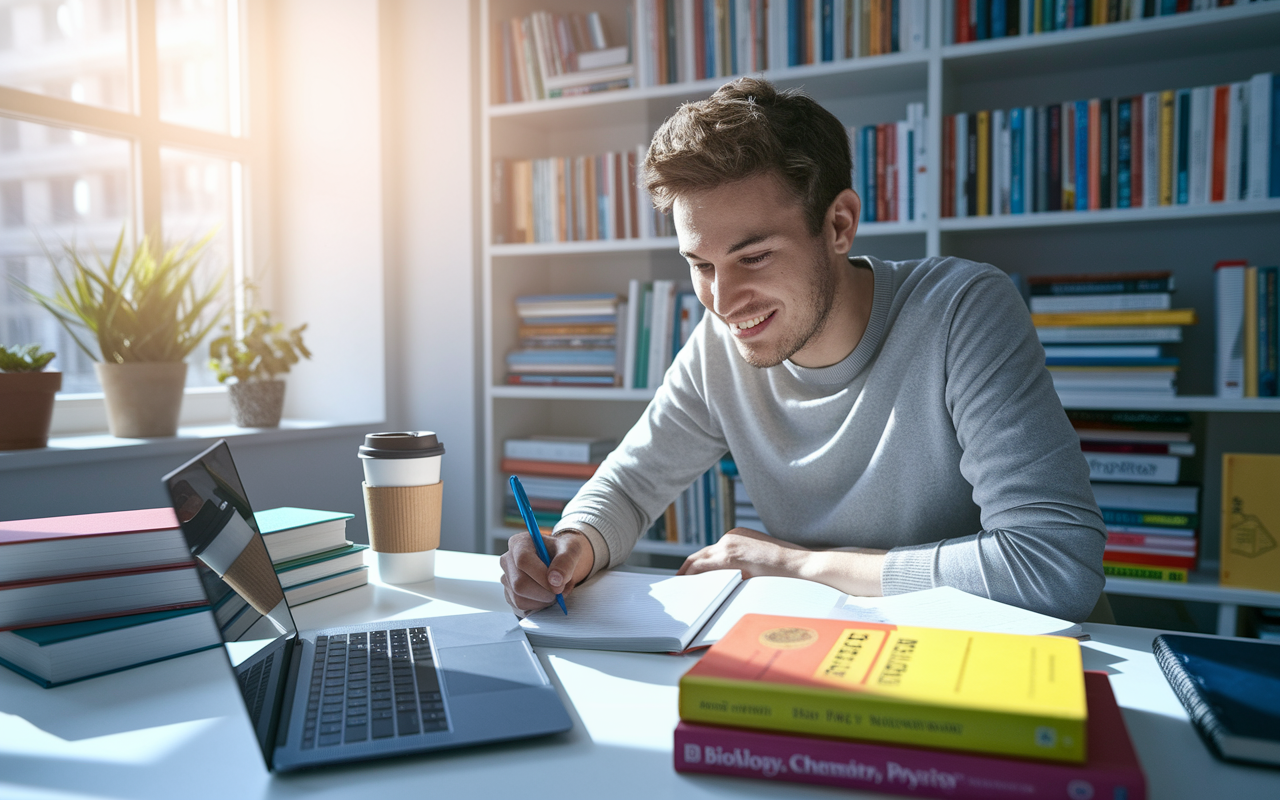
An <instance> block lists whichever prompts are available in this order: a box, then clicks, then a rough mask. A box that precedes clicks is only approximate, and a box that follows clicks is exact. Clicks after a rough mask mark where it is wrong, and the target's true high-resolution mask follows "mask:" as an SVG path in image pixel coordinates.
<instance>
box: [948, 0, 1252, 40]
mask: <svg viewBox="0 0 1280 800" xmlns="http://www.w3.org/2000/svg"><path fill="white" fill-rule="evenodd" d="M1245 1H1246V0H948V2H947V8H946V13H947V19H946V20H944V25H945V30H946V34H947V42H946V43H947V44H961V43H963V42H976V41H983V40H986V39H999V38H1001V37H1004V36H1018V35H1019V34H1020V33H1021V32H1022V14H1023V13H1024V9H1025V13H1027V14H1028V15H1029V16H1028V18H1027V26H1028V32H1029V33H1033V34H1035V33H1049V32H1051V31H1064V30H1071V29H1073V28H1084V27H1089V26H1094V25H1108V24H1110V23H1113V22H1127V21H1129V20H1137V19H1143V18H1149V17H1161V16H1169V15H1172V14H1182V13H1186V12H1188V11H1203V10H1208V9H1211V8H1217V7H1220V6H1229V5H1235V4H1237V3H1243V2H1245ZM1248 2H1253V0H1248Z"/></svg>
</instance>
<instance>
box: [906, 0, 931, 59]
mask: <svg viewBox="0 0 1280 800" xmlns="http://www.w3.org/2000/svg"><path fill="white" fill-rule="evenodd" d="M902 7H903V10H904V11H907V12H909V13H910V24H908V26H907V46H906V47H905V48H904V49H906V50H909V51H911V52H913V53H918V52H920V51H922V50H925V49H926V48H927V47H928V37H929V3H928V2H927V1H926V0H904V3H903V6H902Z"/></svg>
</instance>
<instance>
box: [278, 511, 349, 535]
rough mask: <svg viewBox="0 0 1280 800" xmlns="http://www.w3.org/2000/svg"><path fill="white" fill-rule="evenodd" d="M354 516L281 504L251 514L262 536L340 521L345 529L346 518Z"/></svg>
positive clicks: (340, 512)
mask: <svg viewBox="0 0 1280 800" xmlns="http://www.w3.org/2000/svg"><path fill="white" fill-rule="evenodd" d="M354 516H355V515H354V514H347V513H344V512H342V511H318V510H316V509H312V508H293V507H291V506H282V507H280V508H268V509H267V510H266V511H258V512H256V513H255V514H254V515H253V518H254V520H256V521H257V523H258V530H259V531H260V532H261V533H262V535H263V536H266V535H268V534H272V533H280V532H281V531H288V530H294V529H297V528H308V527H311V526H312V525H320V524H323V523H335V522H341V523H342V526H343V528H344V529H345V528H346V524H347V520H349V519H352V518H354Z"/></svg>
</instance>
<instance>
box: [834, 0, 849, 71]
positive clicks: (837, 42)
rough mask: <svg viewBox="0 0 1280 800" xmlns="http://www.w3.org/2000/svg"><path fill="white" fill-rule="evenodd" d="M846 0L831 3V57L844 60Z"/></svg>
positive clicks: (835, 0)
mask: <svg viewBox="0 0 1280 800" xmlns="http://www.w3.org/2000/svg"><path fill="white" fill-rule="evenodd" d="M846 5H847V2H846V0H833V2H832V3H831V58H832V59H833V60H835V61H842V60H843V59H844V57H845V55H844V54H845V38H844V32H845V16H844V14H845V7H846Z"/></svg>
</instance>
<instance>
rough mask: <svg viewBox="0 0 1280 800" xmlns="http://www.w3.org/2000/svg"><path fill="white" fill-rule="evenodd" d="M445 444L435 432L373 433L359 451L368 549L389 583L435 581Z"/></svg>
mask: <svg viewBox="0 0 1280 800" xmlns="http://www.w3.org/2000/svg"><path fill="white" fill-rule="evenodd" d="M443 456H444V445H443V444H442V443H441V442H440V440H439V439H438V438H437V437H436V435H435V433H434V432H432V431H399V432H388V433H371V434H369V435H368V436H366V437H365V438H364V444H363V445H361V447H360V463H361V464H362V465H363V466H364V484H363V488H364V507H365V514H366V516H367V518H368V521H369V546H370V549H372V550H373V554H374V558H375V560H376V563H377V566H378V575H379V577H380V578H381V579H382V580H383V581H384V582H385V583H396V584H401V583H418V582H420V581H429V580H431V579H432V578H434V577H435V556H436V548H438V547H439V546H440V511H441V500H442V497H443V488H444V486H443V484H442V483H441V482H440V460H441V458H442V457H443Z"/></svg>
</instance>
